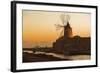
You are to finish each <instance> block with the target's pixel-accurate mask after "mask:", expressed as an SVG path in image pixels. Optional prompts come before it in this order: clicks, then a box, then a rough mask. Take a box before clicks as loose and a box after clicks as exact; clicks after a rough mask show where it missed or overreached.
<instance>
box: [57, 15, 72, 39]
mask: <svg viewBox="0 0 100 73" xmlns="http://www.w3.org/2000/svg"><path fill="white" fill-rule="evenodd" d="M69 20H70V16H69V15H65V14H62V15H61V21H62V24H63V25H59V24H56V28H57V30H61V28H62V31H61V32H60V37H61V35H62V34H63V38H64V40H66V39H68V38H71V37H72V28H71V27H70V23H69Z"/></svg>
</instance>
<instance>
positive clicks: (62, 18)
mask: <svg viewBox="0 0 100 73" xmlns="http://www.w3.org/2000/svg"><path fill="white" fill-rule="evenodd" d="M60 18H61V22H62V24H63V25H64V14H62V15H61V16H60Z"/></svg>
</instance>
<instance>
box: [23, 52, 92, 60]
mask: <svg viewBox="0 0 100 73" xmlns="http://www.w3.org/2000/svg"><path fill="white" fill-rule="evenodd" d="M24 52H27V53H33V54H45V55H52V56H54V57H57V58H61V59H71V60H89V59H91V56H90V55H71V56H67V55H63V54H56V53H46V52H39V51H38V52H33V51H24Z"/></svg>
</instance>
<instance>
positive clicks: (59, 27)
mask: <svg viewBox="0 0 100 73" xmlns="http://www.w3.org/2000/svg"><path fill="white" fill-rule="evenodd" d="M55 26H56V30H60V29H61V28H62V27H64V26H62V25H59V24H55Z"/></svg>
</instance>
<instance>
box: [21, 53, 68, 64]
mask: <svg viewBox="0 0 100 73" xmlns="http://www.w3.org/2000/svg"><path fill="white" fill-rule="evenodd" d="M64 60H69V59H61V58H57V57H54V56H52V55H45V54H34V53H27V52H23V62H24V63H25V62H44V61H46V62H47V61H64Z"/></svg>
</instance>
